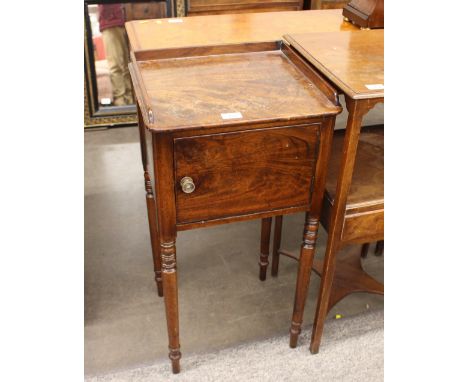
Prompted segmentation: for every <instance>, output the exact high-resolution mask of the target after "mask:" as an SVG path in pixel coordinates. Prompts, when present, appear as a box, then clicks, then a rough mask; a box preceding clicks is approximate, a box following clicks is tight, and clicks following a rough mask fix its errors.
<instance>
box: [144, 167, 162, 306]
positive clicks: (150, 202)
mask: <svg viewBox="0 0 468 382" xmlns="http://www.w3.org/2000/svg"><path fill="white" fill-rule="evenodd" d="M145 187H146V207H147V209H148V222H149V230H150V238H151V250H152V253H153V266H154V275H155V277H154V280H155V281H156V286H157V288H158V296H160V297H162V296H163V283H162V275H161V254H160V249H159V236H158V229H157V227H158V226H157V222H156V202H155V200H154V194H153V189H152V187H151V181H150V178H149V174H148V172H147V171H145Z"/></svg>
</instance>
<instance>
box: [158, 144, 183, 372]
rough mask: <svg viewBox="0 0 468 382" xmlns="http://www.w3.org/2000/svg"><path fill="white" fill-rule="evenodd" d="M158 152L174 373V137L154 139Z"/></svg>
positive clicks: (163, 258)
mask: <svg viewBox="0 0 468 382" xmlns="http://www.w3.org/2000/svg"><path fill="white" fill-rule="evenodd" d="M152 145H153V153H154V159H153V161H154V169H155V177H156V180H159V179H164V182H158V181H156V183H155V185H156V188H157V190H156V191H157V192H156V202H157V207H158V211H159V213H158V214H157V217H158V227H159V229H158V235H159V243H160V251H161V263H162V282H163V289H164V304H165V307H166V321H167V334H168V339H169V359H170V360H171V362H172V372H173V373H174V374H177V373H179V372H180V358H181V353H180V343H179V303H178V290H177V259H176V246H175V243H176V235H177V230H176V208H175V195H174V187H175V185H174V177H173V176H174V173H173V169H174V148H173V145H172V137H170V136H167V135H161V136H157V137H156V136H154V135H153V138H152Z"/></svg>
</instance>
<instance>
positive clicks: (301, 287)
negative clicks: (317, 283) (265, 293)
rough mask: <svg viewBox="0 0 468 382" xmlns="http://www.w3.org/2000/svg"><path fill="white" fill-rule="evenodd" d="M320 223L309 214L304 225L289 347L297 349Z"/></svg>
mask: <svg viewBox="0 0 468 382" xmlns="http://www.w3.org/2000/svg"><path fill="white" fill-rule="evenodd" d="M318 227H319V222H318V219H313V218H311V217H310V216H309V214H307V216H306V222H305V225H304V236H303V242H302V247H301V253H300V255H299V268H298V270H297V282H296V296H295V298H294V311H293V317H292V320H291V329H290V331H289V333H290V336H289V346H290V347H292V348H295V347H296V346H297V339H298V337H299V334H300V333H301V325H302V317H303V314H304V307H305V301H306V299H307V292H308V290H309V282H310V275H311V270H312V262H313V260H314V253H315V242H316V241H317V233H318Z"/></svg>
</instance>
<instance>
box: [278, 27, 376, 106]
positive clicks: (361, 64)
mask: <svg viewBox="0 0 468 382" xmlns="http://www.w3.org/2000/svg"><path fill="white" fill-rule="evenodd" d="M284 38H285V40H286V41H287V42H288V43H290V44H291V46H293V47H294V48H295V49H297V51H299V52H300V53H301V54H302V55H303V56H304V57H305V58H306V59H307V60H308V61H309V62H310V63H311V64H312V65H313V66H314V67H316V68H317V69H318V70H319V71H320V72H321V73H322V74H323V75H324V76H325V77H327V78H328V79H329V80H330V81H332V82H333V83H334V84H335V85H336V86H337V87H338V88H339V89H340V90H341V91H343V92H344V93H345V94H346V95H348V96H349V97H351V98H353V99H364V98H380V97H384V90H383V88H382V89H377V90H372V89H369V88H368V87H367V86H366V85H384V31H383V30H382V29H376V30H368V31H353V32H338V33H337V32H330V33H305V34H293V35H287V36H285V37H284Z"/></svg>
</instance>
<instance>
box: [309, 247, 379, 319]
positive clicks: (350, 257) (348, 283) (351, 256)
mask: <svg viewBox="0 0 468 382" xmlns="http://www.w3.org/2000/svg"><path fill="white" fill-rule="evenodd" d="M361 257H362V253H361V252H360V251H356V250H354V251H351V252H350V251H347V252H346V253H342V252H340V254H339V255H338V256H337V259H336V271H335V275H334V277H333V283H332V287H331V293H330V300H329V302H328V311H327V313H328V312H330V310H331V308H332V307H333V306H335V305H336V304H337V303H338V302H340V301H341V300H342V299H343V298H345V297H346V296H348V295H349V294H351V293H358V292H365V293H375V294H384V286H383V284H382V283H380V282H379V281H377V280H375V279H374V278H373V277H371V276H369V275H368V274H367V273H366V272H365V271H364V269H363V268H362V264H361ZM313 269H314V272H315V273H317V274H318V275H319V276H322V275H323V261H322V260H315V261H314V265H313Z"/></svg>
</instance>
